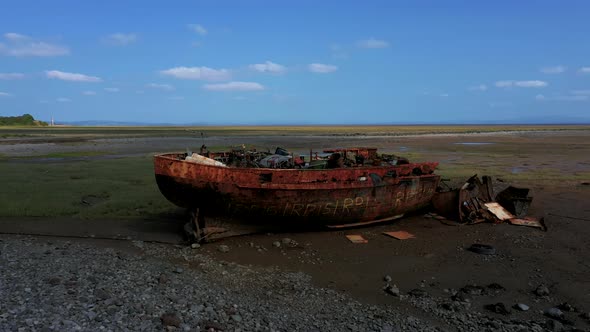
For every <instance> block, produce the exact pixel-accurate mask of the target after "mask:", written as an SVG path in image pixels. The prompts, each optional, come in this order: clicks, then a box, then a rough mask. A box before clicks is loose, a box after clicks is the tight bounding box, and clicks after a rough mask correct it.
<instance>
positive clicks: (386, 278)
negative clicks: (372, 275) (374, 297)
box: [383, 275, 391, 282]
mask: <svg viewBox="0 0 590 332" xmlns="http://www.w3.org/2000/svg"><path fill="white" fill-rule="evenodd" d="M383 280H385V282H391V277H390V276H389V275H386V276H385V277H383Z"/></svg>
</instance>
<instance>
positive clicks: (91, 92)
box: [82, 91, 96, 96]
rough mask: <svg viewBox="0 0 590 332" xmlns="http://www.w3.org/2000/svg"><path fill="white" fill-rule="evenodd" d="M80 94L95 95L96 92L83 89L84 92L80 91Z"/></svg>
mask: <svg viewBox="0 0 590 332" xmlns="http://www.w3.org/2000/svg"><path fill="white" fill-rule="evenodd" d="M82 94H83V95H85V96H94V95H96V92H95V91H84V92H82Z"/></svg>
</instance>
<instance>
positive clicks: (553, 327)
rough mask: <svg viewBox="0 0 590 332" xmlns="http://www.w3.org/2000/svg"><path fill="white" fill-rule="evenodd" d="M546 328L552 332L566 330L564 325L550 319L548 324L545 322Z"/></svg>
mask: <svg viewBox="0 0 590 332" xmlns="http://www.w3.org/2000/svg"><path fill="white" fill-rule="evenodd" d="M545 328H546V329H547V330H549V331H552V332H561V331H563V330H564V328H563V324H561V323H560V322H559V321H556V320H553V319H548V320H547V322H545Z"/></svg>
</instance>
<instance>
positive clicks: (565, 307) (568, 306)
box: [556, 302, 578, 312]
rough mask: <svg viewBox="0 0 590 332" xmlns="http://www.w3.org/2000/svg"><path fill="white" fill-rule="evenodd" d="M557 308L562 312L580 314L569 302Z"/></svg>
mask: <svg viewBox="0 0 590 332" xmlns="http://www.w3.org/2000/svg"><path fill="white" fill-rule="evenodd" d="M556 308H557V309H560V310H562V311H569V312H578V309H577V308H576V307H574V306H573V305H571V304H569V303H567V302H563V303H561V304H559V305H558V306H557V307H556Z"/></svg>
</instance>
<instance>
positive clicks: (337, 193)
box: [154, 148, 440, 229]
mask: <svg viewBox="0 0 590 332" xmlns="http://www.w3.org/2000/svg"><path fill="white" fill-rule="evenodd" d="M284 151H285V150H283V149H280V150H279V149H277V152H275V154H270V153H267V154H263V155H260V153H256V152H248V151H238V152H236V151H233V152H223V153H209V152H208V151H206V150H203V149H202V150H201V153H200V154H196V153H195V154H190V153H166V154H159V155H156V156H154V168H155V176H156V181H157V184H158V187H159V189H160V191H161V192H162V194H163V195H164V196H165V197H166V198H167V199H168V200H169V201H171V202H172V203H174V204H176V205H177V206H180V207H183V208H187V209H189V210H191V211H194V212H198V214H199V215H201V216H202V215H205V216H224V217H231V218H236V219H239V220H240V222H244V223H249V222H253V223H254V222H261V221H270V222H272V223H275V224H279V223H285V224H287V223H289V222H294V223H297V224H307V225H309V224H313V225H321V226H328V227H344V226H356V225H362V224H370V223H376V222H382V221H388V220H392V219H395V218H399V217H401V216H403V215H404V214H405V213H408V212H410V211H413V210H416V209H419V208H422V207H424V206H426V205H428V204H429V202H430V200H431V198H432V197H433V195H434V193H435V191H436V188H437V186H438V183H439V180H440V177H439V176H438V175H436V174H434V170H435V168H436V166H437V165H438V163H436V162H420V163H410V162H409V161H407V159H405V158H398V157H394V156H392V155H379V154H377V149H373V148H354V149H332V150H324V152H323V153H322V154H319V155H318V153H315V155H314V153H312V152H311V151H310V155H309V159H310V160H309V161H308V162H305V161H304V159H305V158H304V157H303V156H301V157H300V158H295V157H293V156H292V155H289V154H286V153H284ZM322 156H323V157H324V158H325V160H321V159H322ZM281 157H282V158H281ZM196 219H198V217H195V220H196ZM203 223H204V221H203V218H201V219H200V221H199V222H196V221H195V224H196V227H197V229H198V228H199V224H201V226H202V227H203V226H204V224H203Z"/></svg>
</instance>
